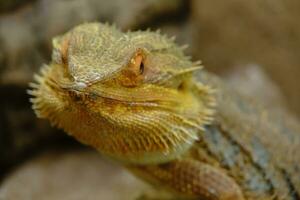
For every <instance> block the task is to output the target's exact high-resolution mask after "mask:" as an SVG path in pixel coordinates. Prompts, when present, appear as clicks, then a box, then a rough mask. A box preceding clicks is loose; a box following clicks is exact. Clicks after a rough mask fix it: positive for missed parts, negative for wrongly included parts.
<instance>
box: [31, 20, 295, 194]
mask: <svg viewBox="0 0 300 200" xmlns="http://www.w3.org/2000/svg"><path fill="white" fill-rule="evenodd" d="M53 47H54V49H53V55H52V62H51V63H50V64H49V65H46V66H44V67H43V68H42V72H41V75H36V78H35V79H36V83H32V84H31V87H32V89H31V90H30V91H29V93H30V94H31V95H33V96H34V97H33V98H32V99H31V101H32V103H33V108H34V110H35V111H36V113H37V115H38V116H39V117H41V118H48V119H49V120H50V122H51V123H52V124H53V125H55V126H57V127H59V128H62V129H64V130H65V131H66V132H67V133H68V134H70V135H72V136H74V137H75V138H77V139H78V140H79V141H81V142H82V143H85V144H88V145H91V146H93V147H94V148H96V149H97V150H99V151H100V152H101V153H102V154H104V155H106V156H108V157H111V158H113V159H115V160H117V161H119V162H120V163H122V164H123V165H124V166H125V167H127V168H128V169H129V170H130V171H132V172H133V173H134V174H136V175H137V176H140V177H141V178H143V179H145V180H146V181H148V182H149V183H151V184H153V185H154V186H157V187H162V188H163V189H165V190H167V191H169V192H170V193H171V194H172V196H174V197H175V198H182V199H203V200H222V199H224V200H225V199H237V200H242V199H291V200H295V199H299V195H300V166H299V163H300V156H299V155H297V153H298V152H299V150H300V135H299V126H298V123H297V122H295V121H293V120H292V119H290V118H288V117H285V116H283V113H280V112H275V111H274V112H273V111H272V112H271V111H267V110H265V109H264V108H263V106H259V103H256V102H255V101H254V100H251V99H247V98H245V97H242V96H241V95H239V94H238V93H236V92H235V91H232V90H231V89H230V88H228V87H227V86H226V84H225V83H223V82H222V81H221V80H220V79H219V78H218V77H215V76H214V75H212V74H209V73H208V72H206V71H205V70H201V71H200V72H199V73H197V74H195V73H193V72H194V71H198V70H199V69H200V68H201V67H200V66H199V64H198V63H193V62H191V61H190V60H189V59H188V58H187V57H186V56H185V55H184V54H183V52H182V49H181V48H179V47H178V46H177V45H176V44H175V43H174V42H173V41H172V40H171V39H169V38H167V37H165V36H162V35H160V34H159V33H153V32H128V33H122V32H120V31H119V30H117V29H116V28H114V27H111V26H109V25H105V24H100V23H90V24H83V25H80V26H78V27H75V28H74V29H72V30H70V31H69V32H68V33H66V34H64V35H63V36H59V37H56V38H55V39H54V40H53ZM194 74H195V75H194Z"/></svg>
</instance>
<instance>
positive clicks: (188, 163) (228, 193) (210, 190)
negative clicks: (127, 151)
mask: <svg viewBox="0 0 300 200" xmlns="http://www.w3.org/2000/svg"><path fill="white" fill-rule="evenodd" d="M128 168H129V169H130V170H131V171H132V172H133V173H134V174H136V175H137V176H139V177H141V178H143V179H144V180H147V181H148V182H150V183H151V184H153V185H154V186H157V187H160V188H162V187H165V188H164V189H167V190H169V191H171V192H173V193H174V194H176V197H177V198H178V197H181V198H183V199H201V200H244V197H243V195H242V192H241V189H240V187H239V186H238V185H237V183H236V182H235V181H234V180H233V179H232V178H230V177H229V176H228V175H227V174H226V173H225V172H223V171H221V170H220V169H218V168H216V167H213V166H211V165H208V164H205V163H203V162H200V161H196V160H192V159H187V160H177V161H173V162H170V163H167V164H161V165H147V166H130V167H128Z"/></svg>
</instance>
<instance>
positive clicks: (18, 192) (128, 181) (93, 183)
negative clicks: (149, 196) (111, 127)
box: [0, 151, 147, 200]
mask: <svg viewBox="0 0 300 200" xmlns="http://www.w3.org/2000/svg"><path fill="white" fill-rule="evenodd" d="M146 188H147V186H146V185H145V184H144V183H142V182H141V181H139V180H137V179H136V178H135V177H133V176H132V175H131V174H129V173H128V172H127V171H125V170H124V169H122V168H120V167H119V166H117V165H116V164H115V163H112V162H109V161H107V160H105V161H104V160H103V159H102V158H101V156H100V154H98V153H97V152H94V151H72V152H67V153H62V152H52V153H46V154H43V155H41V156H39V157H38V158H35V159H33V160H31V161H28V162H27V163H25V164H24V165H23V166H20V167H19V168H18V169H17V170H16V171H15V172H13V173H12V174H11V175H9V176H8V177H7V178H6V179H5V180H4V182H3V184H2V186H1V189H0V199H1V200H16V199H22V200H48V199H49V200H53V199H64V200H86V199H88V200H94V199H95V200H96V199H97V200H100V199H103V200H126V199H128V200H129V199H130V200H132V199H135V198H137V197H138V196H139V195H141V192H142V191H143V190H145V189H146Z"/></svg>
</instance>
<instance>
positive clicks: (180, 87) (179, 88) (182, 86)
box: [177, 82, 184, 90]
mask: <svg viewBox="0 0 300 200" xmlns="http://www.w3.org/2000/svg"><path fill="white" fill-rule="evenodd" d="M177 89H178V90H183V89H184V83H183V82H181V83H180V84H179V85H178V87H177Z"/></svg>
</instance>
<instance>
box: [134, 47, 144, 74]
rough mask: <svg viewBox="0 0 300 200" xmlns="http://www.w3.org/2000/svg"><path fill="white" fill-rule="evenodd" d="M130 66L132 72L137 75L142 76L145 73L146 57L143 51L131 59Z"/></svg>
mask: <svg viewBox="0 0 300 200" xmlns="http://www.w3.org/2000/svg"><path fill="white" fill-rule="evenodd" d="M130 65H131V68H132V70H133V71H134V72H135V73H136V74H137V75H142V74H143V73H144V71H145V63H144V55H143V53H142V52H141V51H138V52H137V53H136V54H135V56H134V57H133V58H132V59H131V61H130Z"/></svg>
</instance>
